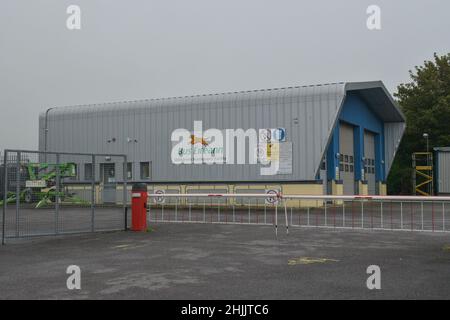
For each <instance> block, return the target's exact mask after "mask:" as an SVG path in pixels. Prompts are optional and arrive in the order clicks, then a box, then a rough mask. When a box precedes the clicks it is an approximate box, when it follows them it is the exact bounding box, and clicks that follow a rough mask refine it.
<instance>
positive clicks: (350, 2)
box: [0, 0, 450, 149]
mask: <svg viewBox="0 0 450 320" xmlns="http://www.w3.org/2000/svg"><path fill="white" fill-rule="evenodd" d="M70 4H76V5H79V6H80V7H81V11H82V13H81V27H82V29H81V30H79V31H70V30H68V29H67V28H66V19H67V17H68V15H67V14H66V8H67V7H68V6H69V5H70ZM370 4H377V5H379V6H380V7H381V10H382V12H381V18H382V30H380V31H369V30H368V29H367V28H366V19H367V15H366V8H367V7H368V5H370ZM449 12H450V1H448V0H420V1H419V0H415V1H412V0H395V1H393V0H387V1H386V0H371V1H366V0H341V1H336V0H328V1H323V0H322V1H318V0H314V1H312V0H311V1H300V0H289V1H288V0H270V1H268V0H267V1H266V0H220V1H219V0H169V1H168V0H152V1H148V0H147V1H145V0H142V1H138V0H133V1H118V0H116V1H111V0H71V1H65V0H53V1H50V0H45V1H32V0H28V1H23V0H2V1H1V2H0V108H1V114H0V149H5V148H28V149H37V141H38V114H39V112H41V111H43V110H45V109H46V108H48V107H53V106H64V105H74V104H87V103H101V102H109V101H121V100H135V99H145V98H157V97H166V96H183V95H191V94H201V93H213V92H225V91H237V90H247V89H259V88H272V87H282V86H292V85H303V84H317V83H327V82H336V81H365V80H382V81H384V83H385V84H386V86H387V87H388V89H389V90H390V91H391V92H392V91H394V90H395V88H396V86H397V85H398V84H399V83H401V82H405V81H408V79H409V77H408V70H409V69H412V68H413V67H414V65H417V64H421V63H422V62H423V61H424V60H425V59H431V58H432V55H433V52H437V53H439V54H444V53H448V52H450V19H449Z"/></svg>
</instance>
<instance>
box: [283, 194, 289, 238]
mask: <svg viewBox="0 0 450 320" xmlns="http://www.w3.org/2000/svg"><path fill="white" fill-rule="evenodd" d="M283 202H284V216H285V220H286V234H289V221H288V214H287V204H286V199H283Z"/></svg>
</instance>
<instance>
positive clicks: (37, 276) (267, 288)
mask: <svg viewBox="0 0 450 320" xmlns="http://www.w3.org/2000/svg"><path fill="white" fill-rule="evenodd" d="M69 265H78V266H79V267H80V269H81V289H80V290H68V289H67V287H66V280H67V278H68V276H69V275H68V274H66V268H67V267H68V266H69ZM370 265H378V266H379V267H380V270H381V289H379V290H377V289H373V290H369V289H368V288H367V286H366V281H367V278H368V277H369V276H370V275H369V274H367V273H366V271H367V267H368V266H370ZM449 280H450V234H448V233H428V232H398V231H371V230H363V231H357V230H333V229H325V228H291V229H290V233H289V235H286V234H285V233H284V232H282V231H281V230H279V233H278V238H276V237H275V232H274V228H273V227H272V226H262V225H225V224H187V223H185V224H182V223H178V224H176V223H165V224H163V223H161V224H153V225H151V226H150V230H149V232H143V233H136V232H124V231H119V232H108V233H89V234H82V235H66V236H57V237H55V236H52V237H43V238H42V237H41V238H34V239H11V240H9V241H8V242H7V244H6V245H5V246H0V299H87V298H89V299H400V298H405V299H449V298H450V282H449Z"/></svg>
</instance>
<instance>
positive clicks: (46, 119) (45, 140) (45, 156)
mask: <svg viewBox="0 0 450 320" xmlns="http://www.w3.org/2000/svg"><path fill="white" fill-rule="evenodd" d="M52 109H54V108H48V109H47V111H45V124H44V152H47V134H48V113H49V112H50V110H52ZM44 162H45V163H47V154H46V153H44Z"/></svg>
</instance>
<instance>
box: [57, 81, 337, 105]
mask: <svg viewBox="0 0 450 320" xmlns="http://www.w3.org/2000/svg"><path fill="white" fill-rule="evenodd" d="M339 84H345V82H329V83H320V84H310V85H299V86H289V87H276V88H266V89H253V90H242V91H226V92H215V93H205V94H194V95H187V96H173V97H162V98H149V99H136V100H120V101H110V102H100V103H88V104H75V105H67V106H60V107H55V109H62V108H77V107H95V106H102V105H112V104H119V103H137V102H147V101H160V100H161V101H163V100H172V99H173V100H175V99H186V98H196V97H211V96H219V95H231V94H239V93H251V92H265V91H275V90H287V89H298V88H309V87H321V86H330V85H339Z"/></svg>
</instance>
